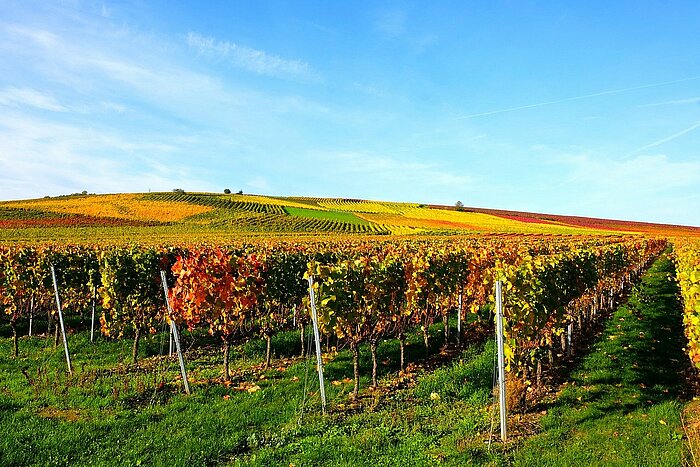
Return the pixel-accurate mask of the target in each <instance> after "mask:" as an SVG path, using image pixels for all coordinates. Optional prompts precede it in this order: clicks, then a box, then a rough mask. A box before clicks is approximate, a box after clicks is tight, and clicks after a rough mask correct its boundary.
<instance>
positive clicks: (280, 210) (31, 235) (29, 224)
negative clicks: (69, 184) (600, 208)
mask: <svg viewBox="0 0 700 467" xmlns="http://www.w3.org/2000/svg"><path fill="white" fill-rule="evenodd" d="M456 233H459V234H486V233H488V234H494V233H496V234H549V235H551V234H554V235H582V234H583V235H591V234H592V235H612V234H620V233H625V234H645V235H659V236H700V228H698V227H686V226H676V225H665V224H652V223H643V222H631V221H622V220H609V219H596V218H586V217H576V216H562V215H550V214H538V213H527V212H518V211H505V210H496V209H483V208H472V207H460V208H457V207H454V206H440V205H423V204H416V203H397V202H384V201H368V200H361V199H347V198H310V197H276V196H264V195H253V194H230V195H224V194H215V193H131V194H107V195H70V196H59V197H46V198H40V199H30V200H21V201H4V202H0V241H3V242H26V241H47V240H55V241H114V240H123V241H131V240H140V241H172V240H174V239H180V240H183V241H184V240H193V239H197V240H203V241H206V240H209V239H214V238H217V239H221V238H226V237H241V236H259V235H284V236H289V235H316V234H345V235H347V234H350V235H358V234H362V235H418V234H423V235H425V234H430V235H433V234H443V235H444V234H456Z"/></svg>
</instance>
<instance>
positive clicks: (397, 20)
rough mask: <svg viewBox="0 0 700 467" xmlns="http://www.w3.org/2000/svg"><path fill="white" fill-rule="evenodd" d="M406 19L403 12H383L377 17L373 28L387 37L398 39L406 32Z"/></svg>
mask: <svg viewBox="0 0 700 467" xmlns="http://www.w3.org/2000/svg"><path fill="white" fill-rule="evenodd" d="M406 19H407V15H406V12H405V11H403V10H390V11H383V12H381V13H379V14H378V15H377V17H376V19H375V21H374V26H375V28H376V29H377V30H378V31H379V32H381V33H383V34H386V35H387V36H389V37H398V36H400V35H402V34H404V33H405V32H406Z"/></svg>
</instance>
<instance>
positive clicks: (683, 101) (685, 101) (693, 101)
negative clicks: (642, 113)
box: [639, 96, 700, 107]
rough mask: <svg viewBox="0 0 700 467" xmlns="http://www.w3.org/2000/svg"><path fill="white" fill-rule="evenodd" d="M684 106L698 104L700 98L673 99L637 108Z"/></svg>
mask: <svg viewBox="0 0 700 467" xmlns="http://www.w3.org/2000/svg"><path fill="white" fill-rule="evenodd" d="M686 104H700V96H698V97H689V98H687V99H675V100H670V101H664V102H653V103H651V104H642V105H640V106H639V107H659V106H662V105H686Z"/></svg>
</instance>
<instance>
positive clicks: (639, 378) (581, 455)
mask: <svg viewBox="0 0 700 467" xmlns="http://www.w3.org/2000/svg"><path fill="white" fill-rule="evenodd" d="M672 277H673V264H672V263H671V261H670V259H669V258H668V257H667V256H666V255H663V256H662V257H661V258H660V259H659V260H658V261H656V263H655V264H654V265H653V266H652V267H651V269H650V270H649V271H648V272H647V273H646V274H645V275H644V277H643V279H642V282H641V283H640V284H639V285H637V286H636V287H635V289H634V291H633V293H632V295H631V296H630V298H629V301H628V303H627V304H625V305H622V306H621V307H620V308H619V309H618V310H617V311H616V312H615V313H614V315H613V317H612V318H611V319H610V320H609V321H608V322H607V323H606V327H605V330H604V332H603V334H602V336H601V337H600V338H599V340H598V342H597V343H596V344H595V346H594V347H593V349H592V351H591V353H590V354H589V355H587V356H586V357H585V358H584V359H583V361H582V362H581V363H580V364H579V366H578V367H577V369H576V370H575V371H574V372H573V373H572V375H571V377H570V379H569V383H568V384H567V385H566V386H565V388H564V389H563V390H562V391H561V394H560V396H559V397H558V399H557V401H556V402H555V403H554V404H553V405H552V406H551V407H549V408H548V411H547V415H546V416H545V417H544V419H543V420H542V424H543V426H542V428H543V432H542V434H540V435H538V436H536V437H534V438H531V439H530V440H528V441H527V442H525V443H524V445H523V446H521V447H520V449H518V450H517V451H516V452H515V453H514V457H513V465H517V466H534V465H537V466H560V465H561V466H572V465H600V466H603V465H604V466H678V465H682V456H683V441H682V430H681V422H680V413H681V410H682V404H681V403H680V402H679V396H680V395H681V391H682V389H683V386H682V380H681V378H680V376H679V372H681V371H682V369H683V367H684V365H685V361H686V357H685V355H684V354H683V350H682V349H683V346H684V338H683V329H682V323H681V313H680V305H679V303H678V299H677V295H676V294H677V292H678V288H677V286H676V283H675V282H674V281H673V280H672Z"/></svg>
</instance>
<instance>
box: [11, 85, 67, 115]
mask: <svg viewBox="0 0 700 467" xmlns="http://www.w3.org/2000/svg"><path fill="white" fill-rule="evenodd" d="M0 105H5V106H11V107H22V106H27V107H33V108H35V109H40V110H50V111H52V112H68V110H69V109H68V107H65V106H63V105H61V104H60V103H59V102H58V101H57V100H56V99H55V98H54V97H53V96H51V95H49V94H45V93H42V92H40V91H37V90H36V89H31V88H16V87H13V86H10V87H6V88H5V89H3V90H0Z"/></svg>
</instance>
